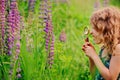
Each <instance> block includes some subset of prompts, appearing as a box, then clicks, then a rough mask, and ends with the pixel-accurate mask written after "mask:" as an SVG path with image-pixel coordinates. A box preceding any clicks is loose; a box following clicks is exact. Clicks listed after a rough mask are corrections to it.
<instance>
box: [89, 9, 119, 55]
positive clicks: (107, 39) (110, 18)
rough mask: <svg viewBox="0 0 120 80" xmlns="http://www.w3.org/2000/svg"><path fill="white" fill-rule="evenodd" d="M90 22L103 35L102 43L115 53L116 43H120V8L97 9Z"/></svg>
mask: <svg viewBox="0 0 120 80" xmlns="http://www.w3.org/2000/svg"><path fill="white" fill-rule="evenodd" d="M90 22H91V24H92V25H93V28H94V29H95V30H96V31H98V32H100V34H101V35H102V36H103V40H102V42H101V43H103V44H104V46H105V47H106V48H107V50H108V52H110V53H111V54H112V55H113V54H114V49H115V47H116V45H117V44H119V43H120V9H118V8H116V7H105V8H103V9H100V10H97V11H95V12H94V13H93V15H92V16H91V18H90Z"/></svg>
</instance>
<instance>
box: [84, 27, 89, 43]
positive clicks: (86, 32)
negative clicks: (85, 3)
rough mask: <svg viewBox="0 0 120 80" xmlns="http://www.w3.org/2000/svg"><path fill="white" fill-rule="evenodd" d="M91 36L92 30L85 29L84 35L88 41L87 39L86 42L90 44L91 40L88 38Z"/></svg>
mask: <svg viewBox="0 0 120 80" xmlns="http://www.w3.org/2000/svg"><path fill="white" fill-rule="evenodd" d="M89 34H90V30H89V28H88V27H87V26H86V27H85V28H84V35H86V39H85V41H86V42H89V38H88V35H89Z"/></svg>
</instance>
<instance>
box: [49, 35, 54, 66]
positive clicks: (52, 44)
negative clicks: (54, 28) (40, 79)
mask: <svg viewBox="0 0 120 80" xmlns="http://www.w3.org/2000/svg"><path fill="white" fill-rule="evenodd" d="M48 58H49V59H48V63H49V67H50V68H52V64H53V59H54V35H53V34H52V41H51V44H50V53H49V56H48Z"/></svg>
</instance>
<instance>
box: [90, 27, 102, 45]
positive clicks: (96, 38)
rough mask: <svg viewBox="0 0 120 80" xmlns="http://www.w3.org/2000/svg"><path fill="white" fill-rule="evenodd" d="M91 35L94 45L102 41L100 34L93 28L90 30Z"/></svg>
mask: <svg viewBox="0 0 120 80" xmlns="http://www.w3.org/2000/svg"><path fill="white" fill-rule="evenodd" d="M91 34H92V36H93V40H94V42H95V43H96V44H100V43H101V40H102V38H101V34H100V32H98V31H97V30H95V29H94V28H92V30H91Z"/></svg>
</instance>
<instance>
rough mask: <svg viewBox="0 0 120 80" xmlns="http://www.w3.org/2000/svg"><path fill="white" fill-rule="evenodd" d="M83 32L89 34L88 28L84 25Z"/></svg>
mask: <svg viewBox="0 0 120 80" xmlns="http://www.w3.org/2000/svg"><path fill="white" fill-rule="evenodd" d="M84 34H85V35H88V34H89V28H88V27H87V26H86V27H84Z"/></svg>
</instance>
